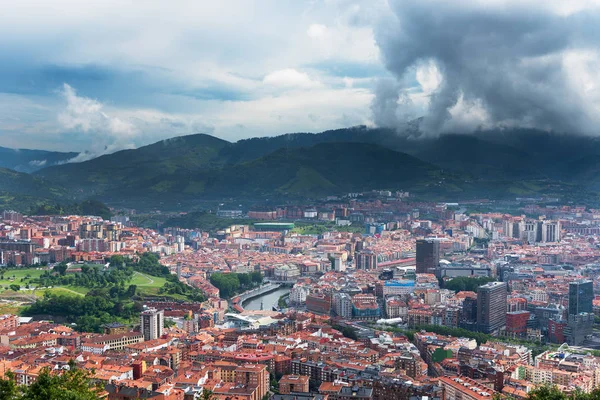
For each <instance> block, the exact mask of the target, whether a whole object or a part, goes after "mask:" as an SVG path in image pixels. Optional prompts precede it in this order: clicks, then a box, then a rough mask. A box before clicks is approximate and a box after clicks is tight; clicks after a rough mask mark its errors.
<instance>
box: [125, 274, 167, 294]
mask: <svg viewBox="0 0 600 400" xmlns="http://www.w3.org/2000/svg"><path fill="white" fill-rule="evenodd" d="M166 281H167V280H166V279H165V278H159V277H156V276H149V275H146V274H142V273H141V272H136V273H135V274H134V275H133V278H132V279H131V281H130V282H129V284H130V285H136V286H137V289H138V292H139V293H140V294H142V295H146V296H151V295H157V294H158V289H159V288H161V287H162V286H163V285H164V284H165V282H166Z"/></svg>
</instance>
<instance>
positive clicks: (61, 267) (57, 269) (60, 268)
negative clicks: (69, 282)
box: [52, 262, 68, 275]
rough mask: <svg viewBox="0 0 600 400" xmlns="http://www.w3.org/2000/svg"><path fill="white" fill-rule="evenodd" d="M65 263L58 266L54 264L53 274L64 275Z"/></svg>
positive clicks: (65, 271) (65, 270)
mask: <svg viewBox="0 0 600 400" xmlns="http://www.w3.org/2000/svg"><path fill="white" fill-rule="evenodd" d="M67 268H68V267H67V263H64V262H61V263H60V264H56V265H55V266H54V268H52V269H53V270H54V272H58V273H59V274H60V275H64V274H66V273H67Z"/></svg>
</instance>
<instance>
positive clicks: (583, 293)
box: [568, 281, 594, 315]
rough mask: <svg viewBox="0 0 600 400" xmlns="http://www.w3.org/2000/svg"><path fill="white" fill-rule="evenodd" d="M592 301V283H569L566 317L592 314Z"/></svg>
mask: <svg viewBox="0 0 600 400" xmlns="http://www.w3.org/2000/svg"><path fill="white" fill-rule="evenodd" d="M593 300H594V284H593V282H592V281H579V282H571V283H569V310H568V315H578V314H580V313H590V314H591V313H592V301H593Z"/></svg>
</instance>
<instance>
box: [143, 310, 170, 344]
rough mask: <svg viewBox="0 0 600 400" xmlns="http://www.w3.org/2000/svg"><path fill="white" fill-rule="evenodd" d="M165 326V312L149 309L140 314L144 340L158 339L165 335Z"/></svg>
mask: <svg viewBox="0 0 600 400" xmlns="http://www.w3.org/2000/svg"><path fill="white" fill-rule="evenodd" d="M164 326H165V312H164V311H163V310H157V309H156V308H149V309H147V310H145V311H142V313H141V314H140V327H141V331H142V334H143V335H144V340H152V339H158V338H159V337H161V336H162V334H163V329H164Z"/></svg>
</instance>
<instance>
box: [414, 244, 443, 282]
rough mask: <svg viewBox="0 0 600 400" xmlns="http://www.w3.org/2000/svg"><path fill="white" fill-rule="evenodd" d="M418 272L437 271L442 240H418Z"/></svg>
mask: <svg viewBox="0 0 600 400" xmlns="http://www.w3.org/2000/svg"><path fill="white" fill-rule="evenodd" d="M416 261H417V265H416V273H417V274H428V273H435V269H436V268H437V267H438V265H439V263H440V242H439V241H437V240H434V239H419V240H417V260H416Z"/></svg>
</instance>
